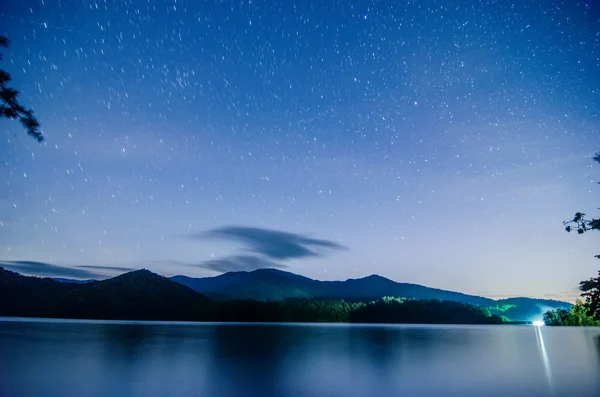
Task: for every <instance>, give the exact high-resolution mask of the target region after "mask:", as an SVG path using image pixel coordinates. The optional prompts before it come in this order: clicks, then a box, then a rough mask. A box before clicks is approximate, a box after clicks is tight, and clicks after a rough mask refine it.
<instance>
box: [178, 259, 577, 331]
mask: <svg viewBox="0 0 600 397" xmlns="http://www.w3.org/2000/svg"><path fill="white" fill-rule="evenodd" d="M171 280H173V281H176V282H178V283H180V284H183V285H186V286H188V287H190V288H191V289H193V290H194V291H197V292H200V293H202V294H204V295H206V296H208V297H210V298H213V299H222V300H234V299H253V300H260V301H281V300H285V299H294V298H303V299H319V300H325V299H329V300H339V299H343V300H346V301H351V302H352V301H363V302H364V301H370V300H376V299H379V298H382V297H386V296H387V297H401V298H407V299H438V300H442V301H454V302H461V303H468V304H472V305H478V306H482V307H486V308H488V309H489V310H490V312H491V313H492V314H498V315H504V316H506V317H508V318H510V319H513V320H524V321H532V320H535V319H541V317H542V315H543V313H544V312H546V311H548V310H555V309H558V308H560V309H568V308H569V307H570V306H571V305H570V304H569V303H566V302H562V301H557V300H551V299H534V298H525V297H515V298H507V299H498V300H494V299H490V298H485V297H482V296H476V295H468V294H463V293H460V292H454V291H447V290H442V289H437V288H431V287H425V286H423V285H419V284H410V283H399V282H395V281H392V280H390V279H388V278H385V277H382V276H379V275H371V276H368V277H364V278H358V279H348V280H346V281H319V280H313V279H311V278H308V277H304V276H300V275H297V274H294V273H290V272H285V271H282V270H278V269H258V270H254V271H250V272H229V273H225V274H222V275H219V276H216V277H204V278H192V277H187V276H181V275H178V276H174V277H171Z"/></svg>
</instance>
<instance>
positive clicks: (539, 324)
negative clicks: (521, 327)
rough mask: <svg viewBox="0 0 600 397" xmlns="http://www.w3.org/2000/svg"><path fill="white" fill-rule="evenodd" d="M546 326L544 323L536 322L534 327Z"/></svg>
mask: <svg viewBox="0 0 600 397" xmlns="http://www.w3.org/2000/svg"><path fill="white" fill-rule="evenodd" d="M544 325H546V323H544V322H543V321H534V322H533V326H534V327H541V326H544Z"/></svg>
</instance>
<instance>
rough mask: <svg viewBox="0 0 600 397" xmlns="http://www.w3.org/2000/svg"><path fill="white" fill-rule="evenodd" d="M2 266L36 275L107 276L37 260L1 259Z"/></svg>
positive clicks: (68, 276) (84, 277)
mask: <svg viewBox="0 0 600 397" xmlns="http://www.w3.org/2000/svg"><path fill="white" fill-rule="evenodd" d="M0 266H2V267H4V268H6V269H8V270H12V271H13V272H18V273H24V274H28V275H35V276H46V277H66V278H76V279H91V278H93V279H99V278H100V279H102V278H106V276H104V275H102V274H99V273H95V272H92V271H89V270H85V269H79V268H77V267H75V268H73V267H64V266H59V265H53V264H51V263H45V262H35V261H0Z"/></svg>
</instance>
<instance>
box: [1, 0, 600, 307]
mask: <svg viewBox="0 0 600 397" xmlns="http://www.w3.org/2000/svg"><path fill="white" fill-rule="evenodd" d="M319 3H320V2H317V1H314V2H308V1H301V2H296V1H288V0H285V1H284V0H282V1H277V0H268V1H263V0H259V1H256V0H250V1H237V2H230V1H222V2H216V1H205V2H200V1H191V0H188V1H158V0H156V1H154V0H153V1H141V0H130V1H122V0H112V1H111V0H105V1H97V2H94V1H92V0H81V1H75V0H69V1H55V0H45V1H39V0H38V1H31V0H21V1H10V2H7V4H3V5H2V6H1V7H0V14H1V15H0V34H4V35H6V36H8V37H9V39H10V40H11V46H10V47H9V48H8V49H6V50H4V55H5V57H4V61H2V63H1V64H0V68H2V69H5V70H6V71H8V72H9V73H11V75H12V77H13V80H14V81H13V86H15V87H16V88H18V89H19V90H20V91H21V101H22V102H23V104H24V105H25V106H27V107H31V108H32V109H34V111H35V112H36V115H37V117H38V119H39V121H40V123H41V124H42V128H43V131H44V134H45V136H46V141H45V142H44V143H42V144H38V143H37V142H35V141H34V140H33V139H31V138H29V137H27V136H26V134H25V132H24V130H23V129H22V128H21V126H20V125H19V123H18V122H16V121H9V120H1V121H0V129H1V130H2V131H1V132H2V136H1V137H0V138H1V142H2V143H1V144H0V162H1V165H0V180H1V182H2V186H4V187H3V188H1V189H0V260H1V261H2V263H3V266H5V267H8V268H10V269H12V270H18V271H21V272H23V273H26V274H38V275H54V276H61V277H77V278H92V277H94V278H95V277H101V276H104V277H106V276H109V275H115V274H119V273H122V272H123V271H126V270H127V269H129V268H132V269H134V268H136V269H137V268H142V267H144V268H148V269H150V270H152V271H155V272H157V273H160V274H163V275H167V276H169V275H174V274H186V275H189V276H198V277H200V276H209V275H217V274H219V273H220V272H224V271H229V270H252V269H255V268H260V267H278V268H281V269H283V270H288V271H292V272H295V273H298V274H302V275H306V276H309V277H312V278H317V279H322V280H333V279H347V278H357V277H363V276H367V275H370V274H373V273H377V274H380V275H382V276H385V277H388V278H391V279H393V280H396V281H404V282H413V283H419V284H424V285H428V286H433V287H438V288H444V289H450V290H459V291H462V292H466V293H472V294H480V295H485V296H490V297H500V296H508V295H513V296H514V295H524V296H534V297H560V298H564V299H572V297H574V296H576V295H578V292H577V286H578V282H579V281H580V280H583V279H586V278H589V277H593V276H594V275H595V272H596V270H597V268H598V266H599V262H598V261H597V260H595V259H594V258H593V256H594V254H597V253H599V252H598V249H597V248H598V236H596V235H589V236H588V235H584V236H576V235H574V234H567V233H566V232H565V231H564V227H563V225H562V221H563V220H567V219H568V218H569V217H572V215H573V214H574V213H575V212H576V211H583V212H588V213H589V214H590V215H592V214H594V211H596V208H597V207H598V204H599V201H598V197H600V195H599V193H600V186H599V185H597V184H596V182H597V181H599V180H600V170H599V167H598V164H596V165H595V166H594V162H593V161H592V160H591V157H592V156H593V155H594V153H595V152H596V151H599V150H600V4H599V3H598V2H597V1H593V0H589V1H587V2H586V1H577V0H564V1H530V0H526V1H515V2H514V4H511V2H510V1H504V0H497V1H493V0H483V1H470V0H467V1H460V2H458V1H457V2H454V1H452V2H448V1H441V0H437V1H427V0H419V1H416V0H414V1H336V2H333V1H325V2H323V3H325V4H319ZM18 261H21V262H18Z"/></svg>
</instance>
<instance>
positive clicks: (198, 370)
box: [0, 319, 600, 397]
mask: <svg viewBox="0 0 600 397" xmlns="http://www.w3.org/2000/svg"><path fill="white" fill-rule="evenodd" d="M599 334H600V330H599V329H593V328H588V329H584V328H551V327H544V328H543V329H540V328H539V327H531V326H529V327H528V326H356V325H352V326H348V325H332V326H320V325H316V326H315V325H290V324H287V325H248V324H237V325H232V324H227V325H217V324H193V323H191V324H177V323H151V324H147V323H124V322H89V321H88V322H77V321H70V322H60V321H54V322H46V321H40V322H36V321H33V322H32V321H26V322H22V321H2V320H1V319H0V396H11V397H19V396H47V397H55V396H57V397H58V396H61V397H62V396H150V397H153V396H218V397H227V396H281V397H292V396H294V397H303V396H344V397H359V396H393V395H407V396H441V395H443V396H449V397H454V396H456V397H458V396H461V397H471V396H473V397H475V396H477V397H479V396H509V395H510V396H512V395H519V396H533V397H545V396H567V395H568V396H578V397H586V396H598V395H600V383H599V381H598V380H597V378H598V377H597V374H598V373H599V369H600V339H599V337H598V335H599Z"/></svg>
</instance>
